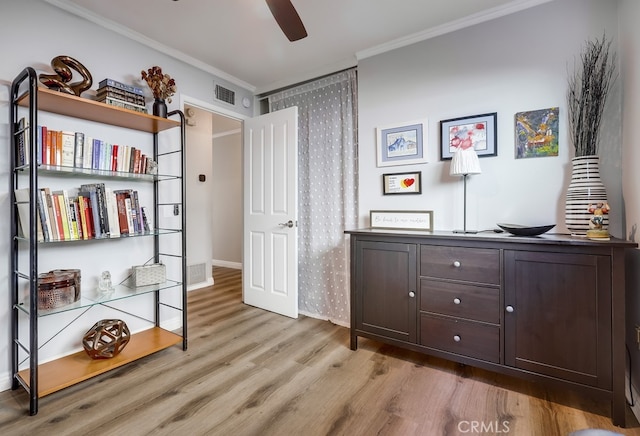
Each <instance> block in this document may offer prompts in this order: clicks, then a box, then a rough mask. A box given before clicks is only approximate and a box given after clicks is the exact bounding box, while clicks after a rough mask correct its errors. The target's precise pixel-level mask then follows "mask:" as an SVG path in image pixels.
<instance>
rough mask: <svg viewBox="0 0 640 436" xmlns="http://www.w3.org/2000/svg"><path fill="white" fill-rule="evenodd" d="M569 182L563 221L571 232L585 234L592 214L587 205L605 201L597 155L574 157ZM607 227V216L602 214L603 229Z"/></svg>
mask: <svg viewBox="0 0 640 436" xmlns="http://www.w3.org/2000/svg"><path fill="white" fill-rule="evenodd" d="M572 165H573V168H572V172H571V183H570V184H569V188H568V189H567V198H566V203H565V205H566V206H565V223H566V225H567V229H569V231H570V232H571V233H572V234H576V235H586V233H587V230H589V221H590V220H591V218H592V217H593V214H592V213H590V212H589V206H591V205H593V204H597V203H606V202H607V191H606V188H605V187H604V185H603V184H602V180H600V158H599V157H598V156H581V157H574V158H573V160H572ZM608 227H609V217H608V215H604V222H603V229H607V228H608Z"/></svg>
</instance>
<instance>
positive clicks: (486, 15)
mask: <svg viewBox="0 0 640 436" xmlns="http://www.w3.org/2000/svg"><path fill="white" fill-rule="evenodd" d="M552 1H554V0H514V1H512V2H509V3H507V4H504V5H502V6H497V7H495V8H491V9H487V10H486V11H482V12H478V13H476V14H473V15H469V16H468V17H465V18H461V19H459V20H455V21H451V22H449V23H446V24H443V25H441V26H436V27H432V28H430V29H427V30H423V31H421V32H417V33H413V34H411V35H407V36H404V37H402V38H398V39H394V40H393V41H389V42H386V43H384V44H380V45H377V46H375V47H371V48H368V49H365V50H361V51H359V52H357V53H356V59H358V60H362V59H366V58H369V57H372V56H375V55H379V54H382V53H386V52H388V51H391V50H395V49H398V48H402V47H406V46H408V45H411V44H415V43H417V42H421V41H425V40H427V39H431V38H435V37H436V36H440V35H444V34H447V33H451V32H455V31H456V30H460V29H464V28H465V27H470V26H474V25H476V24H480V23H484V22H486V21H491V20H494V19H496V18H500V17H504V16H505V15H510V14H513V13H515V12H519V11H522V10H525V9H529V8H532V7H534V6H539V5H541V4H544V3H549V2H552Z"/></svg>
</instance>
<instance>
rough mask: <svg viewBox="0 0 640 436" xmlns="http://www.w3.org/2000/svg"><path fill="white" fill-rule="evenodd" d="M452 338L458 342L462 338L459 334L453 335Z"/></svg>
mask: <svg viewBox="0 0 640 436" xmlns="http://www.w3.org/2000/svg"><path fill="white" fill-rule="evenodd" d="M453 340H454V341H455V342H460V341H461V340H462V338H461V337H460V335H453Z"/></svg>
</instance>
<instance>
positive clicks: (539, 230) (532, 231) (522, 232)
mask: <svg viewBox="0 0 640 436" xmlns="http://www.w3.org/2000/svg"><path fill="white" fill-rule="evenodd" d="M555 226H556V225H555V224H550V225H548V226H535V227H529V226H521V225H519V224H498V227H500V228H501V229H502V230H504V231H506V232H509V233H511V234H512V235H516V236H538V235H541V234H543V233H546V232H548V231H549V230H551V229H552V228H554V227H555Z"/></svg>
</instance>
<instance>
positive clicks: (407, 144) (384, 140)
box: [376, 119, 427, 167]
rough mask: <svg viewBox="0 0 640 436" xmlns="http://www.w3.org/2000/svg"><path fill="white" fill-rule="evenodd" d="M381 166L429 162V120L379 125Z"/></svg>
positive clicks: (378, 148) (378, 136)
mask: <svg viewBox="0 0 640 436" xmlns="http://www.w3.org/2000/svg"><path fill="white" fill-rule="evenodd" d="M376 134H377V163H378V166H379V167H388V166H394V165H412V164H420V163H427V150H426V148H427V145H426V138H427V120H426V119H424V120H419V121H411V122H406V123H398V124H395V125H392V126H386V127H378V128H377V129H376Z"/></svg>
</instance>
